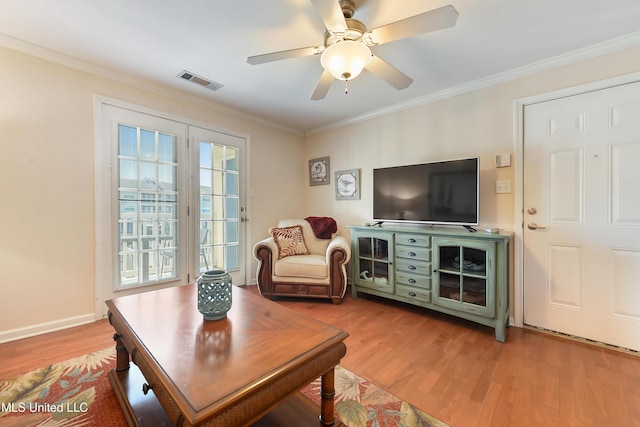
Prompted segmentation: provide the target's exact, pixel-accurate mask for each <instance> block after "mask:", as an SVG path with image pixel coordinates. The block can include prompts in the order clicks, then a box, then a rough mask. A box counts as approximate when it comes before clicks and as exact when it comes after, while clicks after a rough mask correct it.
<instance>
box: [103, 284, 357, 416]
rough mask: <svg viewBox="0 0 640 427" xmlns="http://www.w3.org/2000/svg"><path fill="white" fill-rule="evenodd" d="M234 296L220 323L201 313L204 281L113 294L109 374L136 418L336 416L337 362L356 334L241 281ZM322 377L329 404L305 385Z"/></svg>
mask: <svg viewBox="0 0 640 427" xmlns="http://www.w3.org/2000/svg"><path fill="white" fill-rule="evenodd" d="M232 296H233V305H232V307H231V310H230V311H229V313H228V314H227V318H226V319H222V320H216V321H205V320H203V317H202V315H201V314H200V313H199V312H198V310H197V302H196V298H197V297H196V287H195V285H186V286H178V287H174V288H169V289H163V290H159V291H152V292H147V293H142V294H138V295H131V296H125V297H120V298H115V299H112V300H109V301H107V303H106V304H107V306H108V308H109V321H110V322H111V324H112V325H113V327H114V329H115V330H116V334H115V335H114V339H115V340H116V349H117V366H116V368H115V369H114V370H113V371H111V372H110V373H109V379H110V380H111V384H112V386H113V388H114V391H115V393H116V395H117V396H118V400H119V402H120V406H121V407H122V409H123V413H124V415H125V418H126V419H127V422H128V423H129V425H135V426H137V425H153V426H158V425H176V426H190V425H211V426H213V425H215V426H225V427H228V426H243V425H250V424H252V423H255V422H257V423H258V425H285V424H282V423H283V422H285V421H283V420H282V419H286V420H289V421H287V422H291V423H295V424H293V425H301V424H300V422H302V421H301V420H308V419H309V417H312V418H311V419H313V420H314V421H313V422H314V423H315V424H320V423H321V424H325V425H331V424H333V423H334V402H333V397H334V393H335V389H334V367H335V366H336V365H337V364H339V362H340V359H341V358H342V356H344V355H345V353H346V346H345V344H344V342H343V341H344V339H345V338H346V337H347V336H348V335H349V334H347V333H346V332H344V331H342V330H340V329H337V328H334V327H332V326H329V325H326V324H324V323H322V322H318V321H316V320H313V319H309V318H306V317H304V316H302V315H301V314H298V313H296V312H293V311H291V310H289V309H287V308H285V307H282V306H280V305H278V304H276V303H274V302H272V301H269V300H267V299H265V298H262V297H260V296H257V295H254V294H252V293H251V292H248V291H246V290H243V289H239V288H237V287H234V288H233V294H232ZM130 360H131V361H133V362H134V364H135V365H130V363H129V361H130ZM318 377H322V386H321V405H320V408H317V407H315V405H313V404H310V401H309V400H308V399H303V398H302V397H301V396H302V394H301V393H298V391H299V390H300V389H301V388H302V387H304V386H305V385H307V384H309V383H310V382H312V381H313V380H315V379H316V378H318ZM310 411H311V412H313V413H312V414H309V412H310ZM318 413H319V414H320V417H319V420H318ZM265 414H266V415H265ZM269 417H281V418H282V419H276V418H273V419H269ZM306 425H309V424H306Z"/></svg>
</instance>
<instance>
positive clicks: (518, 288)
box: [509, 72, 640, 327]
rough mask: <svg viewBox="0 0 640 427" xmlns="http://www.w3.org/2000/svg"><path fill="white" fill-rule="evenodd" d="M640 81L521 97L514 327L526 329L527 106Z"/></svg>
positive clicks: (630, 77) (517, 109) (627, 78)
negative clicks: (525, 130)
mask: <svg viewBox="0 0 640 427" xmlns="http://www.w3.org/2000/svg"><path fill="white" fill-rule="evenodd" d="M639 81H640V72H638V73H631V74H625V75H622V76H618V77H612V78H608V79H604V80H598V81H595V82H591V83H586V84H582V85H577V86H571V87H567V88H563V89H558V90H554V91H551V92H546V93H542V94H538V95H533V96H527V97H524V98H518V99H516V100H515V102H514V121H515V124H514V126H513V129H514V166H515V170H514V176H513V178H514V186H513V188H514V214H513V230H514V234H515V239H514V245H513V247H514V263H513V276H514V277H513V282H514V283H513V307H514V309H513V318H512V319H510V321H509V323H510V324H511V325H513V326H517V327H522V326H524V109H525V107H526V106H527V105H531V104H537V103H539V102H545V101H551V100H554V99H559V98H566V97H569V96H574V95H580V94H583V93H587V92H593V91H596V90H602V89H607V88H610V87H614V86H620V85H623V84H628V83H634V82H639Z"/></svg>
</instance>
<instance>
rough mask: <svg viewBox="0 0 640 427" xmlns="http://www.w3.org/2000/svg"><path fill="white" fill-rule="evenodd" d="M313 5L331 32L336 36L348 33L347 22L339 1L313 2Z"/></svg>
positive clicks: (319, 0) (317, 0) (315, 0)
mask: <svg viewBox="0 0 640 427" xmlns="http://www.w3.org/2000/svg"><path fill="white" fill-rule="evenodd" d="M311 3H313V5H314V6H315V8H316V10H317V11H318V15H320V19H322V22H324V26H325V27H327V30H329V32H331V33H334V34H336V33H344V32H346V31H347V21H345V19H344V14H343V13H342V8H341V7H340V3H339V2H338V0H311Z"/></svg>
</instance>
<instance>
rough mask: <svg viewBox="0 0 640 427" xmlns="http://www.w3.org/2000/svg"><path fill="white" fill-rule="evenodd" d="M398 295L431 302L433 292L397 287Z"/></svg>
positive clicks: (410, 287)
mask: <svg viewBox="0 0 640 427" xmlns="http://www.w3.org/2000/svg"><path fill="white" fill-rule="evenodd" d="M396 295H398V296H401V297H404V298H411V299H414V300H417V301H422V302H431V291H427V290H425V289H420V288H414V287H412V286H404V285H397V286H396Z"/></svg>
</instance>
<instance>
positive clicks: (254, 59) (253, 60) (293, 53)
mask: <svg viewBox="0 0 640 427" xmlns="http://www.w3.org/2000/svg"><path fill="white" fill-rule="evenodd" d="M319 52H320V48H319V47H301V48H298V49H290V50H281V51H280V52H272V53H265V54H262V55H255V56H250V57H248V58H247V62H248V63H249V64H251V65H257V64H264V63H265V62H273V61H280V60H282V59H289V58H297V57H299V56H311V55H316V54H318V53H319Z"/></svg>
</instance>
